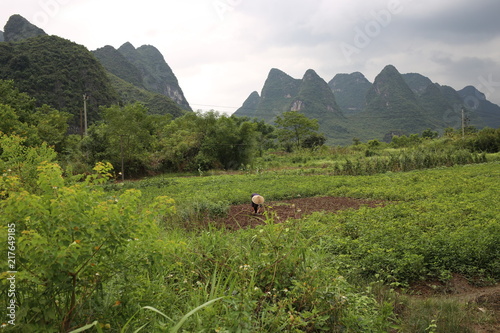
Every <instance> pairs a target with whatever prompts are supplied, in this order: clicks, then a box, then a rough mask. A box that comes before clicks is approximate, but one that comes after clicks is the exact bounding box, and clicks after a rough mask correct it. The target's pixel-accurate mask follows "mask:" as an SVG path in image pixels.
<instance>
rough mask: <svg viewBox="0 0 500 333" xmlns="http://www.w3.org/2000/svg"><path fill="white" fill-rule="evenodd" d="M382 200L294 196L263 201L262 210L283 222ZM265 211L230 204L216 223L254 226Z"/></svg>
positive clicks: (380, 204) (258, 222)
mask: <svg viewBox="0 0 500 333" xmlns="http://www.w3.org/2000/svg"><path fill="white" fill-rule="evenodd" d="M386 203H387V202H386V201H382V200H365V199H354V198H344V197H314V198H296V199H290V200H281V201H270V202H265V203H264V207H263V208H264V209H263V211H264V212H267V215H268V216H274V219H275V222H283V221H286V220H287V219H290V218H294V219H297V218H301V217H302V216H304V215H308V214H311V213H313V212H318V211H327V212H336V211H339V210H345V209H358V208H360V207H361V206H368V207H379V206H383V205H384V204H386ZM265 219H266V213H264V214H263V213H261V214H257V215H256V214H254V213H253V209H252V207H251V204H250V200H249V203H248V204H244V205H235V206H231V207H230V209H229V212H228V214H227V216H226V217H224V218H219V219H216V221H213V222H215V223H216V224H217V225H221V226H222V225H223V226H225V228H227V229H232V230H236V229H240V228H248V227H255V226H256V225H259V224H264V220H265Z"/></svg>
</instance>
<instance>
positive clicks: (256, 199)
mask: <svg viewBox="0 0 500 333" xmlns="http://www.w3.org/2000/svg"><path fill="white" fill-rule="evenodd" d="M251 198H252V208H253V212H254V214H259V213H260V212H261V209H262V204H263V203H264V197H262V196H260V195H258V194H257V193H254V194H252V197H251Z"/></svg>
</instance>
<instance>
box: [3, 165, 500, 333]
mask: <svg viewBox="0 0 500 333" xmlns="http://www.w3.org/2000/svg"><path fill="white" fill-rule="evenodd" d="M321 169H322V168H318V169H314V172H308V171H307V169H301V168H296V169H283V170H273V169H268V170H266V169H259V170H248V171H241V172H237V173H232V174H223V173H221V174H210V173H205V174H200V175H198V176H189V177H186V176H184V177H166V176H157V177H152V178H148V179H144V180H140V181H133V182H125V183H105V182H104V180H102V178H100V177H99V176H95V177H94V176H93V177H94V178H92V177H90V178H88V179H87V181H86V182H84V183H83V184H81V183H73V184H71V183H68V184H65V183H63V182H62V181H61V180H60V172H61V171H60V170H59V169H58V168H57V166H55V165H49V164H42V167H41V168H40V170H41V174H42V175H43V176H42V177H40V180H39V182H38V186H39V189H38V190H37V191H36V192H33V193H28V192H26V191H22V190H20V189H19V186H20V185H19V184H18V183H16V180H15V177H13V178H12V179H11V178H9V177H4V178H2V179H3V180H2V181H3V183H2V184H3V186H4V187H9V186H10V188H11V192H10V196H9V197H8V198H6V199H5V200H4V201H3V202H2V209H3V210H4V212H5V213H6V214H4V215H2V220H3V221H2V222H3V223H2V225H8V224H10V223H13V222H12V221H17V222H16V228H17V229H18V230H23V231H22V232H21V231H20V232H19V234H18V235H19V236H18V239H17V241H18V252H17V255H18V257H19V258H20V259H19V262H20V264H19V265H20V266H19V268H18V271H19V272H18V275H17V284H18V285H19V286H20V287H19V289H18V297H19V299H20V300H21V302H20V304H21V306H20V309H19V311H18V312H17V316H18V317H17V320H18V323H19V325H20V327H23V329H24V330H25V331H30V330H31V331H40V332H43V331H47V332H53V331H59V330H61V327H63V328H64V329H65V330H66V331H71V330H73V329H76V328H78V327H83V328H82V329H81V330H80V331H83V330H87V331H89V332H91V331H98V332H107V331H109V332H133V331H136V330H139V331H144V332H163V331H171V332H495V331H498V329H499V327H500V326H499V325H500V323H499V321H498V318H499V303H500V300H499V296H498V295H499V290H498V285H497V283H498V280H499V279H500V212H499V210H498V202H499V201H500V163H499V162H488V163H479V164H467V165H456V166H452V167H439V168H433V169H426V170H413V171H408V172H384V173H376V174H371V175H356V176H349V175H332V173H331V172H330V171H331V170H329V169H328V168H325V169H324V170H323V172H322V171H321ZM97 171H98V173H99V174H106V172H107V170H106V167H105V166H104V165H101V166H100V169H98V170H97ZM91 184H94V185H91ZM251 193H259V194H261V195H263V196H264V197H265V198H266V203H265V212H264V213H263V214H262V215H257V216H254V215H252V214H250V194H251ZM89 221H92V222H91V223H89ZM49 225H52V226H53V227H52V229H51V228H48V226H49ZM45 226H47V227H45ZM2 233H3V234H2V237H3V236H5V237H7V233H8V230H7V229H6V228H3V229H2ZM4 234H5V235H4ZM110 235H111V237H110ZM2 250H4V249H2ZM5 250H6V249H5ZM3 280H4V281H5V279H3ZM49 281H55V282H57V283H49ZM21 286H22V288H21ZM3 299H7V298H6V297H4V298H3Z"/></svg>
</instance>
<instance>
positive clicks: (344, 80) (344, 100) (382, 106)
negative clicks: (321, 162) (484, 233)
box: [235, 65, 500, 144]
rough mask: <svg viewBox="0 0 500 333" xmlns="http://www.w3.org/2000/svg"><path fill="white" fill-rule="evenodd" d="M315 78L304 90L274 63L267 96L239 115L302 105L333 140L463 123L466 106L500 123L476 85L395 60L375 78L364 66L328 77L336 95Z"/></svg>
mask: <svg viewBox="0 0 500 333" xmlns="http://www.w3.org/2000/svg"><path fill="white" fill-rule="evenodd" d="M308 72H309V71H308ZM312 72H314V71H312ZM305 77H307V75H305V76H304V78H305ZM311 82H314V83H315V87H313V85H311V84H309V85H308V88H307V93H306V94H304V83H305V80H304V79H302V80H297V79H294V78H292V77H290V76H288V75H287V74H285V73H284V72H282V71H280V70H278V69H272V70H271V71H270V73H269V75H268V78H267V79H266V82H265V84H264V87H263V88H262V93H261V96H259V94H258V93H257V92H253V93H252V94H251V95H250V96H249V97H248V98H247V100H246V101H245V102H244V103H243V106H242V107H241V108H239V109H238V110H237V111H236V112H235V115H236V116H247V117H256V118H259V119H263V120H265V121H267V122H273V121H274V119H275V118H276V116H279V115H281V113H283V112H284V111H290V110H299V109H300V111H301V112H303V113H304V114H306V115H307V116H308V117H310V118H314V119H317V120H318V121H319V124H321V131H323V133H324V134H325V136H326V137H327V138H328V139H329V143H330V144H349V143H351V142H352V139H353V138H358V139H361V140H363V141H365V140H371V139H378V140H390V139H391V137H392V135H410V134H414V133H421V132H422V131H424V130H427V129H431V130H434V131H438V132H443V131H444V129H446V128H449V127H452V128H460V127H461V121H462V120H461V117H462V112H461V110H462V108H464V109H465V115H466V118H467V119H468V123H467V124H468V125H472V126H475V127H477V128H479V129H481V128H483V127H486V126H487V127H493V128H497V127H500V107H499V106H498V105H495V104H493V103H491V102H489V101H487V100H486V98H485V96H484V95H483V94H482V93H480V92H479V91H477V90H476V89H475V88H474V87H470V88H467V87H466V88H464V89H463V90H461V91H460V92H457V91H456V90H455V89H453V88H451V87H449V86H441V85H439V84H437V83H433V82H432V81H431V79H429V78H428V77H426V76H423V75H421V74H418V73H408V74H400V73H399V72H398V70H397V69H396V68H395V67H394V66H392V65H388V66H386V67H385V68H384V69H383V70H382V71H381V72H380V74H379V75H377V77H376V78H375V80H374V82H373V84H372V83H370V82H369V81H368V80H367V79H366V78H365V77H364V75H363V74H361V73H359V72H354V73H351V74H337V75H335V77H334V78H333V79H332V80H331V81H329V83H328V86H329V88H330V90H331V92H333V94H332V96H331V97H326V96H327V95H328V94H329V93H326V92H325V90H324V86H325V85H324V84H320V83H321V82H324V81H323V79H321V78H320V77H319V76H318V77H317V78H316V79H315V80H313V81H311ZM325 98H326V99H325ZM328 99H331V100H335V104H336V105H338V109H337V107H333V109H335V110H336V111H338V112H337V114H340V115H342V116H341V117H338V118H335V117H333V118H332V113H331V112H329V110H330V111H331V109H332V107H331V105H333V104H332V103H325V100H328ZM334 113H335V112H334Z"/></svg>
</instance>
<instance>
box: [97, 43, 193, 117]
mask: <svg viewBox="0 0 500 333" xmlns="http://www.w3.org/2000/svg"><path fill="white" fill-rule="evenodd" d="M93 54H94V55H95V57H96V58H97V59H98V60H99V61H100V62H101V64H102V65H103V66H104V67H105V68H106V70H107V71H108V72H109V73H111V74H112V75H111V81H112V82H113V86H114V88H115V89H116V90H117V91H118V93H119V95H120V97H121V98H122V99H123V101H124V102H136V101H139V102H141V103H143V104H144V105H146V106H148V108H150V112H151V113H155V114H165V113H170V114H172V115H173V116H174V117H176V116H179V115H182V114H184V113H185V111H191V107H190V106H189V103H188V102H187V100H186V98H185V97H184V93H183V92H182V89H181V87H180V86H179V83H178V81H177V78H176V76H175V75H174V73H173V71H172V69H171V68H170V67H169V66H168V64H167V63H166V62H165V60H164V58H163V56H162V55H161V53H160V52H159V51H158V50H157V49H156V48H155V47H153V46H149V45H148V46H141V47H140V48H138V49H136V48H135V47H134V46H133V45H132V44H130V43H125V44H123V45H122V46H121V47H120V48H119V49H118V50H116V49H115V48H113V47H112V46H109V45H107V46H105V47H102V48H99V49H97V50H95V51H93ZM117 79H119V80H117Z"/></svg>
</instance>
